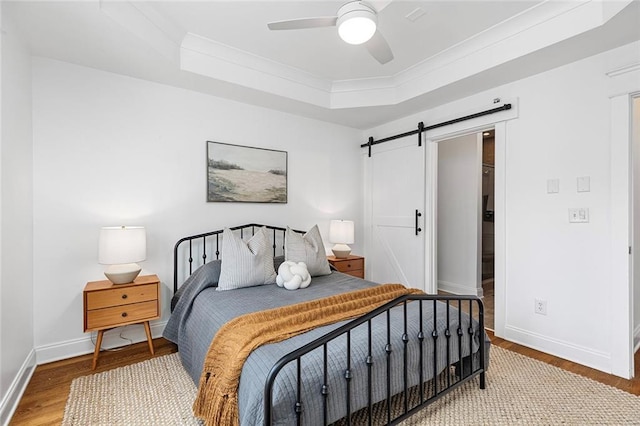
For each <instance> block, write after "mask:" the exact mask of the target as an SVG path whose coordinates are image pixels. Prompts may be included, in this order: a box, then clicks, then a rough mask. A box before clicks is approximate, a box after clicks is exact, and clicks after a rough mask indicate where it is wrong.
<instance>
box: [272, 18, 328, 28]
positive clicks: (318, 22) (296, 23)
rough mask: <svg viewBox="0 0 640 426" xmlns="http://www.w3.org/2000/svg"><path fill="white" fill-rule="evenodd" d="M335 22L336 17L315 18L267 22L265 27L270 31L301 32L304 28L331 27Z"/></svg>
mask: <svg viewBox="0 0 640 426" xmlns="http://www.w3.org/2000/svg"><path fill="white" fill-rule="evenodd" d="M337 20H338V17H337V16H320V17H317V18H300V19H291V20H288V21H277V22H269V23H268V24H267V26H268V27H269V29H270V30H302V29H305V28H319V27H333V26H335V25H336V21H337Z"/></svg>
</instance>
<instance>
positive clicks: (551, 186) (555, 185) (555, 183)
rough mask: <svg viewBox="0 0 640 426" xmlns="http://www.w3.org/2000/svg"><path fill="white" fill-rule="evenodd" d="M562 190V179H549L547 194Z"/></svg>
mask: <svg viewBox="0 0 640 426" xmlns="http://www.w3.org/2000/svg"><path fill="white" fill-rule="evenodd" d="M558 192H560V179H547V194H557V193H558Z"/></svg>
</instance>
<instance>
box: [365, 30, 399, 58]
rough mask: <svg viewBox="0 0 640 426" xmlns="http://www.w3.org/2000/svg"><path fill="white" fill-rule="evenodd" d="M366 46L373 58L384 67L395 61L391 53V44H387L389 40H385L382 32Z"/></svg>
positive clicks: (375, 34)
mask: <svg viewBox="0 0 640 426" xmlns="http://www.w3.org/2000/svg"><path fill="white" fill-rule="evenodd" d="M364 45H365V47H366V48H367V50H368V51H369V53H371V56H373V57H374V58H376V59H377V61H378V62H380V63H381V64H383V65H384V64H386V63H387V62H389V61H391V60H392V59H393V52H391V48H390V47H389V43H387V40H385V38H384V37H383V35H382V33H380V31H376V32H375V33H374V34H373V37H371V39H370V40H369V41H368V42H366V43H365V44H364Z"/></svg>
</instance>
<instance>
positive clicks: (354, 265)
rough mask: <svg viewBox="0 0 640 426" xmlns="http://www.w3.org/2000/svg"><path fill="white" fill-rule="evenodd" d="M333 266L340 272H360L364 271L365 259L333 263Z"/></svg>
mask: <svg viewBox="0 0 640 426" xmlns="http://www.w3.org/2000/svg"><path fill="white" fill-rule="evenodd" d="M333 266H335V268H336V269H337V270H338V271H340V272H350V271H358V270H363V269H364V259H348V260H340V261H337V262H334V263H333Z"/></svg>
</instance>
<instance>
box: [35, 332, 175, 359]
mask: <svg viewBox="0 0 640 426" xmlns="http://www.w3.org/2000/svg"><path fill="white" fill-rule="evenodd" d="M165 325H167V321H160V322H155V323H151V336H152V337H154V338H156V337H161V336H162V332H163V331H164V327H165ZM121 335H122V337H123V338H121V337H120V336H121ZM95 339H96V332H92V333H86V336H85V337H82V338H79V339H72V340H67V341H65V342H58V343H53V344H50V345H44V346H38V347H37V348H36V359H37V363H38V365H40V364H46V363H48V362H53V361H58V360H61V359H67V358H72V357H74V356H78V355H84V354H89V353H92V352H93V350H94V348H95V343H94V342H95ZM129 340H131V341H132V342H133V343H137V342H143V341H145V340H147V335H146V334H145V332H144V326H143V325H142V324H132V325H127V326H125V327H118V328H114V329H112V330H109V331H105V332H104V336H103V338H102V348H103V349H112V348H117V347H120V346H126V345H128V344H130V343H131V342H130V341H129Z"/></svg>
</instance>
